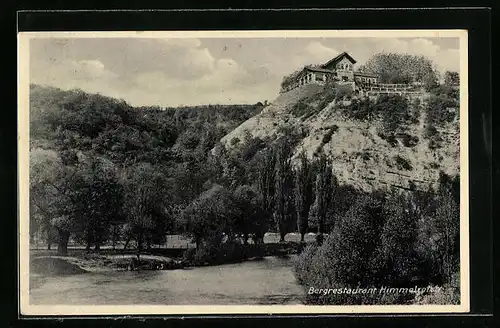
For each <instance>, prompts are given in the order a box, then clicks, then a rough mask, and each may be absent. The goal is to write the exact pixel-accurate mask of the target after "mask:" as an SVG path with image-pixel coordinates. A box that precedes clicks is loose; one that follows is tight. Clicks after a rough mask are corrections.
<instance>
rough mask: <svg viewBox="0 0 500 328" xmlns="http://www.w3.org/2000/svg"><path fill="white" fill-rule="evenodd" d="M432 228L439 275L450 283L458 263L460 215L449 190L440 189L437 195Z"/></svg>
mask: <svg viewBox="0 0 500 328" xmlns="http://www.w3.org/2000/svg"><path fill="white" fill-rule="evenodd" d="M433 226H434V229H435V231H434V233H435V237H437V238H436V239H437V255H438V256H439V259H440V263H441V273H442V275H443V278H444V281H445V282H451V281H452V276H453V273H454V272H455V271H457V270H458V266H459V263H460V247H459V246H460V240H459V231H460V213H459V207H458V204H457V203H456V202H455V200H454V198H453V194H452V192H451V191H450V190H446V189H442V190H440V191H439V193H438V198H437V208H436V213H435V220H434V222H433Z"/></svg>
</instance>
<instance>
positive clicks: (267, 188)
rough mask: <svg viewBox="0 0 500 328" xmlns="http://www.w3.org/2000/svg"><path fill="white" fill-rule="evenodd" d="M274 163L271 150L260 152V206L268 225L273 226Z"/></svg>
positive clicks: (274, 159) (273, 155)
mask: <svg viewBox="0 0 500 328" xmlns="http://www.w3.org/2000/svg"><path fill="white" fill-rule="evenodd" d="M275 165H276V154H275V153H274V151H272V150H266V151H264V152H262V153H261V156H260V158H259V162H258V164H257V167H258V190H259V192H260V195H261V201H262V208H263V210H264V212H265V214H266V216H267V218H268V223H270V224H269V226H270V227H272V226H274V225H273V224H271V223H272V222H271V221H272V216H271V214H272V213H273V211H274V189H275V175H276V172H275V170H274V169H275Z"/></svg>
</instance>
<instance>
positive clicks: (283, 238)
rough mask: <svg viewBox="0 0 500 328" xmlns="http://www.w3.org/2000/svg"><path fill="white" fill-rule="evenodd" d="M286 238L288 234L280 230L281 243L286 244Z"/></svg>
mask: <svg viewBox="0 0 500 328" xmlns="http://www.w3.org/2000/svg"><path fill="white" fill-rule="evenodd" d="M285 236H286V233H285V231H284V229H280V243H284V242H285Z"/></svg>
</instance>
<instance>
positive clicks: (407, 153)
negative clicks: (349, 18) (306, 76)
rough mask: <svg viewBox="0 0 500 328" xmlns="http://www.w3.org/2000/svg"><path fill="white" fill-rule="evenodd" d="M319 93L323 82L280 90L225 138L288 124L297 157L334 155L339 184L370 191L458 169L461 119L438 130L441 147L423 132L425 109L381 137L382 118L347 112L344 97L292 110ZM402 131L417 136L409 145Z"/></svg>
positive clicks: (429, 181) (431, 180) (421, 182)
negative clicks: (295, 136)
mask: <svg viewBox="0 0 500 328" xmlns="http://www.w3.org/2000/svg"><path fill="white" fill-rule="evenodd" d="M321 92H323V91H322V87H320V86H317V85H307V86H304V87H301V88H298V89H295V90H292V91H289V92H287V93H284V94H280V95H279V96H278V98H277V99H276V100H275V101H273V102H272V104H271V105H270V106H268V107H266V108H265V109H264V110H262V112H261V113H259V114H258V115H256V116H254V117H252V118H250V119H249V120H247V121H245V122H244V123H242V124H241V125H240V126H238V127H237V128H236V129H234V130H233V131H231V132H230V133H229V134H227V135H226V136H224V137H223V138H222V139H221V143H222V144H224V145H225V146H226V147H228V148H231V147H232V146H233V145H234V144H235V142H234V141H232V140H233V139H235V138H237V139H236V140H244V136H245V135H247V134H251V135H252V136H253V137H260V138H265V137H268V138H271V139H273V138H277V137H278V136H279V135H280V131H283V130H284V129H294V130H296V131H301V134H302V137H301V140H300V142H299V143H298V144H297V146H296V148H295V152H294V158H295V157H296V156H297V155H298V154H299V153H300V152H302V151H305V152H306V153H307V155H308V157H310V158H311V157H314V156H316V155H317V154H318V152H319V151H321V150H322V151H323V152H324V153H325V154H327V155H328V156H329V157H330V158H331V159H332V160H333V167H334V173H335V175H336V176H337V178H338V179H339V181H340V182H341V183H348V184H351V185H353V186H356V187H358V188H360V189H363V190H367V191H369V190H373V189H374V188H380V187H384V186H396V187H400V188H410V187H412V185H414V186H415V187H417V188H426V187H427V186H428V185H434V184H435V183H436V182H437V181H438V178H439V172H440V171H443V172H445V173H446V174H449V175H455V174H457V173H459V164H460V156H459V150H460V142H459V128H458V127H459V125H458V119H457V120H455V122H453V123H448V124H446V125H444V126H442V127H441V128H440V129H439V134H440V136H441V139H442V142H441V147H439V148H434V149H431V148H430V147H429V141H428V140H427V139H426V138H425V135H424V134H425V132H424V130H425V129H424V123H423V122H425V111H421V115H420V117H419V119H418V121H415V122H413V123H412V124H409V125H408V126H405V128H404V129H399V132H398V133H399V134H398V133H396V134H395V135H396V137H395V140H393V141H392V142H388V141H387V140H384V139H383V138H382V137H381V136H380V131H382V122H381V120H370V121H360V120H355V119H352V118H349V117H346V115H345V112H344V113H342V111H341V110H339V108H340V107H342V105H343V104H342V103H343V102H342V101H332V102H330V103H328V104H327V105H326V106H325V107H324V108H322V109H321V108H319V110H316V111H315V112H314V113H312V115H311V113H306V114H304V115H301V116H297V115H294V114H292V108H293V106H294V105H295V104H296V103H297V102H299V101H301V100H303V99H305V98H307V97H309V98H314V97H311V96H314V95H315V94H318V93H321ZM424 104H425V100H424ZM384 110H388V111H390V110H391V108H386V109H384ZM455 110H457V111H458V109H455ZM401 132H403V133H401ZM404 134H406V135H410V136H412V137H414V142H413V143H411V144H410V145H408V143H407V142H405V140H403V139H404V138H403V137H404ZM402 136H403V137H402ZM417 138H418V139H417ZM416 140H418V141H416Z"/></svg>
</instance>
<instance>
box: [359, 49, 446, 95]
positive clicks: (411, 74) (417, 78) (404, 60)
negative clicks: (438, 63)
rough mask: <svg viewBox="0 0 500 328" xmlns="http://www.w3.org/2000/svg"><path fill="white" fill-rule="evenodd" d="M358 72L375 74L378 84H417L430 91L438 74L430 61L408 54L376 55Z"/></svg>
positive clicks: (435, 83)
mask: <svg viewBox="0 0 500 328" xmlns="http://www.w3.org/2000/svg"><path fill="white" fill-rule="evenodd" d="M359 70H360V71H362V72H369V73H374V74H377V75H378V76H379V79H380V83H413V82H419V83H422V84H423V85H425V87H426V88H428V89H430V88H433V87H435V86H436V85H437V84H438V80H439V76H438V72H437V70H436V68H435V67H434V64H433V62H432V61H431V60H430V59H428V58H426V57H424V56H417V55H409V54H396V53H384V52H382V53H377V54H375V55H373V56H372V57H370V59H369V60H368V61H367V62H366V63H365V64H364V65H363V66H361V67H360V68H359Z"/></svg>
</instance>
